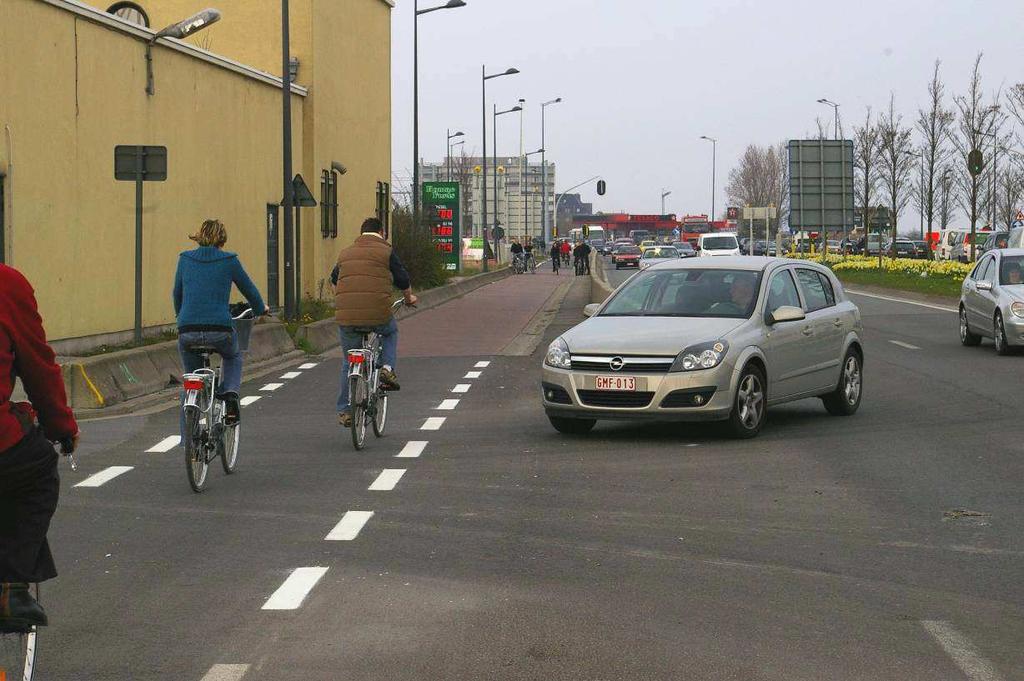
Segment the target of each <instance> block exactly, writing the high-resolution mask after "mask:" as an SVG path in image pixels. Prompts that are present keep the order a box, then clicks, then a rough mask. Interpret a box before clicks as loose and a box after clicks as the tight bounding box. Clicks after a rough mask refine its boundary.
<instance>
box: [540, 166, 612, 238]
mask: <svg viewBox="0 0 1024 681" xmlns="http://www.w3.org/2000/svg"><path fill="white" fill-rule="evenodd" d="M600 179H601V176H600V175H594V176H593V177H591V178H589V179H587V180H583V181H582V182H580V183H579V184H574V185H573V186H571V187H569V188H568V189H566V190H563V191H562V193H558V192H555V196H556V197H558V198H556V199H555V205H554V213H555V220H556V223H557V219H558V204H560V203H561V202H562V199H564V198H565V195H566V194H568V193H569V192H571V191H572V190H573V189H579V188H580V187H582V186H583V185H585V184H588V183H590V182H593V181H594V180H600ZM557 227H558V225H557V224H556V225H555V228H557ZM551 236H552V238H554V234H552V235H551Z"/></svg>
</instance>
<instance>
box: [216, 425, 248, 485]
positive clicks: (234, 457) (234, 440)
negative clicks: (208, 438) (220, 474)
mask: <svg viewBox="0 0 1024 681" xmlns="http://www.w3.org/2000/svg"><path fill="white" fill-rule="evenodd" d="M241 427H242V426H241V424H240V423H236V424H235V425H233V426H224V430H223V431H222V432H221V435H220V441H219V442H218V443H217V453H218V454H219V455H220V464H221V466H223V467H224V472H225V473H227V474H228V475H231V474H232V473H234V472H235V464H237V463H238V441H239V439H240V438H241V436H242V431H241Z"/></svg>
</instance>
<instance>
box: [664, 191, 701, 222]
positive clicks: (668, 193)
mask: <svg viewBox="0 0 1024 681" xmlns="http://www.w3.org/2000/svg"><path fill="white" fill-rule="evenodd" d="M671 195H672V192H671V191H665V188H664V187H662V189H661V214H662V215H665V198H666V197H669V196H671ZM712 219H713V218H712Z"/></svg>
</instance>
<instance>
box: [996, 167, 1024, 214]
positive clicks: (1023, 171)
mask: <svg viewBox="0 0 1024 681" xmlns="http://www.w3.org/2000/svg"><path fill="white" fill-rule="evenodd" d="M1022 199H1024V168H1021V164H1020V162H1019V161H1009V162H1008V163H1007V167H1006V169H1005V170H1003V172H1002V173H1001V174H1000V176H999V193H998V197H997V204H998V211H999V222H1000V224H1002V225H1012V224H1013V221H1014V219H1015V218H1016V217H1017V211H1018V210H1020V207H1021V200H1022Z"/></svg>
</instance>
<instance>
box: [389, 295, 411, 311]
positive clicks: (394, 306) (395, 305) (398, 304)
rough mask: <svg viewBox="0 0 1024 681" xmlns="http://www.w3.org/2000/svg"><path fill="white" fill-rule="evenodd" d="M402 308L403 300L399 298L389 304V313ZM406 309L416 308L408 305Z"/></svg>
mask: <svg viewBox="0 0 1024 681" xmlns="http://www.w3.org/2000/svg"><path fill="white" fill-rule="evenodd" d="M403 306H406V302H405V298H399V299H398V300H396V301H395V302H393V303H391V311H392V312H394V311H395V310H398V309H400V308H402V307H403ZM408 307H416V306H415V305H408Z"/></svg>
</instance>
